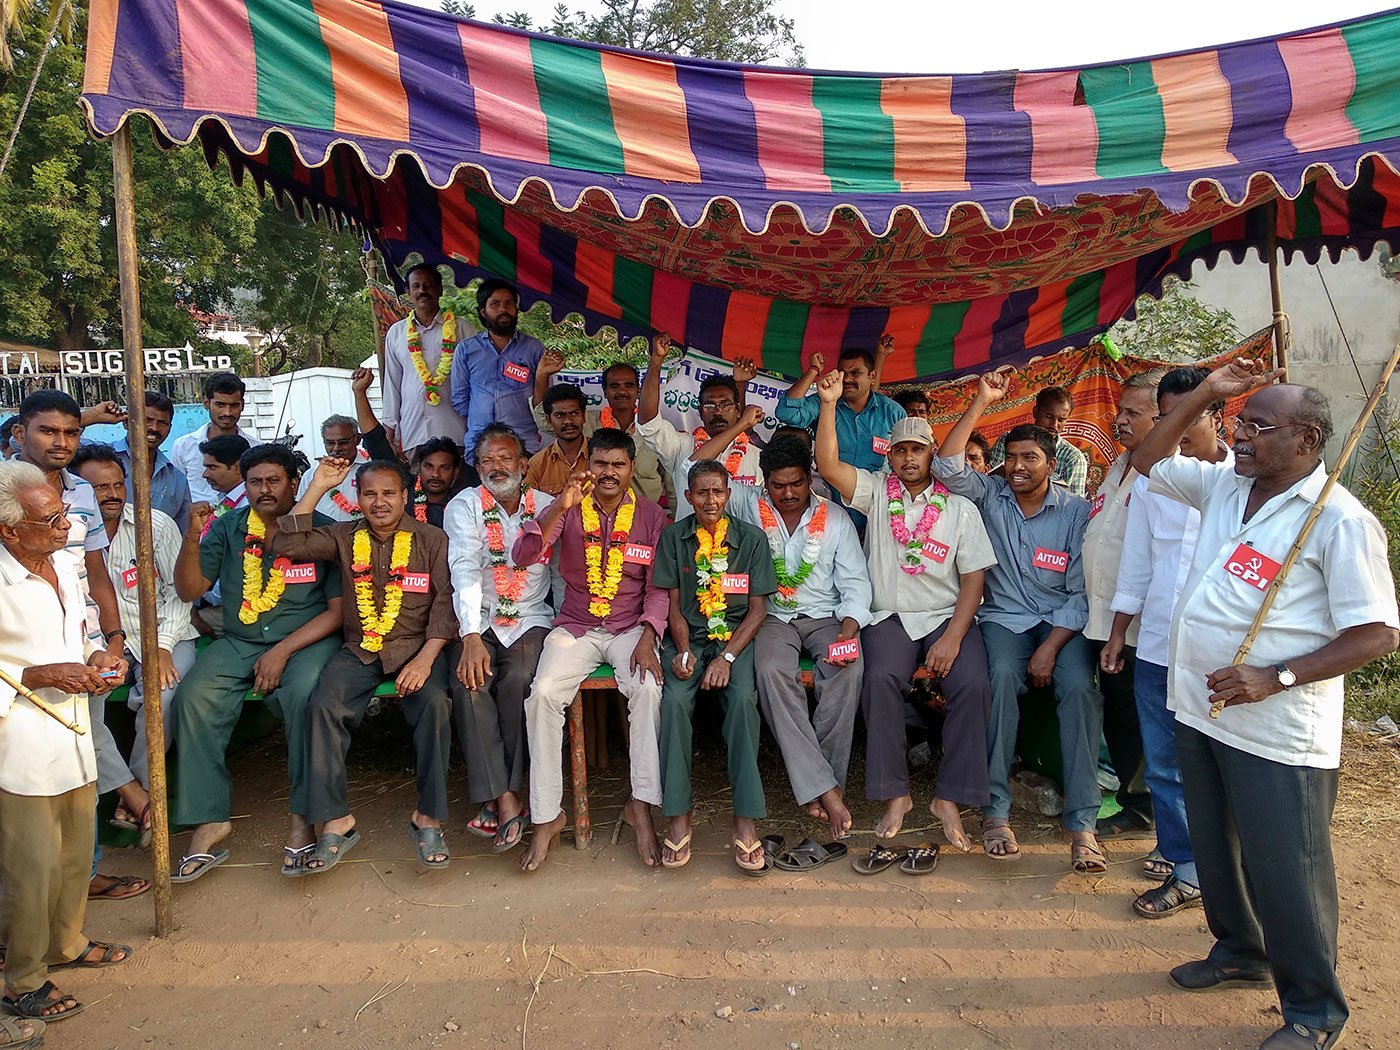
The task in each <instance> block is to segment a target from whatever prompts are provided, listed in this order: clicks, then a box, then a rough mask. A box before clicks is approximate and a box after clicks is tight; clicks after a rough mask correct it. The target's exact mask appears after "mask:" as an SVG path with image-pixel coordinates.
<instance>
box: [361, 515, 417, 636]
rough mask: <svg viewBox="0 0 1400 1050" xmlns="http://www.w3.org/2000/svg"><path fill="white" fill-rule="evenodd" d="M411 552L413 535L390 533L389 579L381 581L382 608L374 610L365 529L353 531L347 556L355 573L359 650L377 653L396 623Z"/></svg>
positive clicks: (372, 577) (367, 536)
mask: <svg viewBox="0 0 1400 1050" xmlns="http://www.w3.org/2000/svg"><path fill="white" fill-rule="evenodd" d="M412 552H413V533H411V532H405V531H404V530H402V529H400V530H399V531H398V532H396V533H394V549H393V551H392V552H391V553H390V555H389V578H388V579H387V580H386V581H385V582H384V607H383V608H382V609H378V610H376V609H375V604H374V567H373V566H372V565H371V564H370V553H369V530H368V529H358V530H356V532H355V539H354V544H353V546H352V548H351V555H352V556H353V558H354V561H353V562H352V563H351V566H350V567H351V569H353V570H354V572H355V608H356V609H357V610H358V611H359V614H360V630H361V632H362V633H363V635H364V638H363V639H362V640H361V641H360V648H362V649H363V650H364V651H365V652H367V653H377V652H379V651H380V650H381V649H383V648H384V639H385V637H386V636H387V635H388V634H389V632H390V631H392V630H393V629H394V624H395V623H397V622H398V619H399V610H401V609H402V608H403V578H404V573H405V572H406V571H407V569H408V557H409V555H410V554H411V553H412Z"/></svg>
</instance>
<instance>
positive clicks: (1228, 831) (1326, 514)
mask: <svg viewBox="0 0 1400 1050" xmlns="http://www.w3.org/2000/svg"><path fill="white" fill-rule="evenodd" d="M1278 375H1279V372H1278V371H1272V372H1270V371H1266V369H1265V366H1264V365H1263V363H1262V362H1258V361H1251V360H1249V359H1240V360H1238V361H1235V362H1232V363H1231V364H1229V365H1226V366H1224V367H1222V368H1219V369H1216V370H1215V371H1214V372H1212V373H1211V374H1210V376H1209V378H1207V379H1206V380H1205V381H1204V382H1202V383H1201V384H1200V385H1199V386H1198V387H1196V388H1195V389H1194V390H1192V391H1190V392H1189V393H1188V394H1186V395H1185V396H1183V397H1182V398H1181V399H1180V401H1179V402H1178V403H1177V405H1176V406H1175V407H1174V408H1173V409H1172V410H1171V412H1169V413H1168V414H1167V415H1166V416H1165V417H1164V418H1163V419H1162V420H1161V421H1160V422H1159V423H1158V424H1157V426H1156V427H1155V428H1154V429H1153V430H1152V432H1151V433H1150V434H1148V436H1147V438H1146V439H1145V440H1144V441H1143V442H1142V444H1141V445H1140V446H1138V449H1137V451H1136V452H1135V453H1134V454H1133V466H1134V467H1135V468H1137V469H1138V470H1139V471H1140V472H1142V473H1143V474H1149V472H1150V474H1149V476H1150V478H1151V487H1152V490H1153V491H1157V492H1162V493H1164V494H1165V495H1168V496H1170V497H1172V498H1173V499H1177V500H1179V501H1181V502H1183V503H1186V504H1187V505H1188V506H1192V507H1195V508H1196V509H1198V510H1199V511H1200V512H1201V527H1200V534H1199V538H1198V540H1197V545H1196V550H1195V554H1194V555H1193V557H1192V562H1191V569H1190V573H1189V574H1188V577H1187V580H1186V585H1185V587H1184V588H1183V590H1182V593H1181V598H1180V601H1179V602H1178V604H1177V609H1176V622H1175V623H1174V624H1173V626H1172V639H1171V652H1172V653H1173V654H1174V664H1173V666H1172V667H1171V669H1170V689H1169V696H1170V698H1171V702H1172V703H1173V704H1174V706H1175V711H1176V744H1177V753H1178V757H1179V760H1180V764H1181V775H1182V785H1183V789H1184V792H1185V796H1186V814H1187V819H1188V822H1189V824H1190V833H1191V846H1192V850H1193V852H1194V853H1195V856H1196V865H1197V873H1198V875H1199V878H1200V888H1201V894H1202V897H1203V900H1204V903H1205V911H1206V920H1207V922H1208V923H1209V924H1210V930H1211V933H1212V934H1213V935H1214V936H1215V944H1214V946H1213V947H1212V948H1211V951H1210V954H1209V956H1208V957H1207V958H1205V959H1202V960H1198V961H1196V962H1189V963H1185V964H1184V965H1181V966H1178V967H1176V968H1175V969H1174V970H1172V972H1171V980H1172V983H1173V984H1175V985H1177V986H1178V987H1180V988H1183V989H1186V990H1187V991H1205V990H1207V989H1214V988H1223V987H1254V988H1259V987H1268V986H1269V985H1270V984H1274V985H1276V986H1277V988H1278V995H1279V1002H1280V1005H1281V1007H1282V1013H1283V1019H1284V1022H1285V1023H1284V1026H1283V1027H1282V1028H1281V1029H1279V1031H1277V1032H1275V1033H1274V1034H1273V1035H1271V1036H1270V1037H1269V1038H1268V1039H1267V1040H1265V1041H1264V1043H1263V1044H1262V1045H1261V1050H1290V1048H1297V1050H1305V1048H1306V1050H1319V1048H1322V1050H1325V1048H1328V1047H1334V1046H1336V1045H1337V1043H1338V1042H1339V1041H1340V1039H1341V1035H1342V1029H1343V1027H1344V1026H1345V1024H1346V1020H1347V1014H1348V1010H1347V1002H1346V998H1345V996H1344V995H1343V994H1342V989H1341V985H1340V984H1339V982H1338V980H1337V973H1336V968H1337V879H1336V872H1335V869H1334V867H1333V861H1332V844H1331V839H1330V837H1329V824H1330V823H1331V819H1332V810H1333V807H1334V805H1335V803H1336V799H1337V768H1338V765H1339V763H1340V751H1341V737H1342V676H1343V675H1345V674H1346V673H1347V672H1348V671H1353V670H1355V669H1356V668H1358V667H1360V666H1362V665H1363V664H1365V663H1368V662H1369V661H1371V660H1374V659H1376V658H1377V657H1380V656H1383V655H1385V654H1386V653H1389V652H1391V651H1392V650H1394V649H1395V647H1396V644H1397V640H1400V631H1398V630H1397V629H1398V628H1400V614H1397V610H1396V601H1395V584H1394V581H1393V580H1392V578H1391V573H1390V566H1389V563H1388V561H1387V558H1386V537H1385V533H1384V532H1383V531H1382V529H1381V527H1380V524H1379V523H1378V522H1377V521H1376V519H1375V517H1374V516H1372V515H1371V514H1370V513H1369V512H1368V511H1367V510H1366V509H1365V508H1364V507H1362V506H1361V504H1360V503H1359V502H1357V500H1356V499H1355V497H1353V496H1352V495H1351V493H1349V492H1347V491H1346V490H1345V489H1343V488H1341V487H1340V486H1337V487H1336V488H1335V489H1334V490H1333V491H1332V492H1331V499H1330V500H1326V498H1325V497H1326V486H1327V484H1328V476H1327V471H1326V469H1325V468H1324V466H1323V464H1322V458H1321V457H1322V449H1323V447H1324V446H1325V445H1326V443H1327V439H1328V437H1330V436H1331V433H1332V417H1331V411H1330V408H1329V406H1328V404H1327V399H1326V398H1325V397H1324V396H1323V395H1322V394H1321V393H1319V392H1318V391H1316V390H1313V389H1312V388H1310V387H1305V386H1297V385H1293V384H1280V385H1277V386H1267V385H1266V384H1268V383H1270V381H1271V380H1273V379H1275V378H1276V377H1277V376H1278ZM1260 387H1263V388H1264V389H1262V390H1261V389H1259V388H1260ZM1253 390H1258V391H1259V392H1258V393H1256V394H1254V395H1253V396H1252V397H1251V398H1250V399H1249V401H1248V402H1247V403H1246V404H1245V407H1244V408H1243V409H1242V410H1241V412H1240V415H1239V417H1238V418H1236V419H1234V420H1232V421H1231V423H1232V427H1231V429H1232V431H1233V434H1234V453H1235V458H1234V463H1233V465H1232V464H1231V463H1230V462H1229V461H1228V460H1227V461H1224V462H1220V463H1212V462H1207V461H1203V460H1196V459H1187V458H1185V457H1182V456H1174V455H1172V453H1173V452H1174V451H1175V450H1176V448H1177V445H1178V443H1179V442H1180V441H1181V438H1182V437H1183V435H1184V434H1185V433H1186V431H1187V429H1188V428H1189V427H1190V426H1191V424H1192V423H1194V422H1195V421H1196V420H1197V418H1198V417H1199V416H1200V415H1201V414H1202V413H1204V412H1207V411H1208V410H1209V409H1210V407H1211V405H1212V404H1215V403H1218V402H1220V401H1223V400H1227V399H1229V398H1234V397H1239V396H1241V395H1243V394H1247V393H1249V392H1250V391H1253ZM1169 457H1170V458H1169ZM1318 505H1321V507H1320V511H1318V513H1317V514H1316V517H1315V521H1313V520H1310V515H1312V512H1314V510H1315V508H1317V507H1318ZM1305 520H1307V521H1308V524H1310V525H1311V526H1312V527H1311V530H1310V531H1309V530H1308V525H1305ZM1295 545H1296V546H1298V547H1299V550H1300V553H1299V555H1298V557H1297V559H1296V561H1293V562H1292V563H1291V566H1290V564H1289V562H1290V559H1289V552H1290V549H1291V548H1292V547H1294V546H1295ZM1290 568H1291V571H1290ZM1275 577H1284V578H1282V579H1279V580H1278V581H1277V583H1275ZM1271 584H1272V585H1274V586H1275V587H1276V589H1277V592H1278V594H1277V598H1278V600H1277V601H1276V602H1275V603H1274V604H1273V605H1272V607H1271V608H1270V609H1268V611H1267V614H1266V615H1265V616H1263V617H1262V619H1260V618H1258V617H1257V616H1256V614H1257V613H1258V611H1259V610H1260V608H1261V605H1262V603H1263V602H1264V600H1265V594H1266V592H1268V591H1269V589H1270V586H1271ZM1242 639H1244V640H1245V643H1246V644H1245V645H1243V646H1242V645H1241V640H1242ZM1251 642H1252V646H1251V644H1250V643H1251ZM1241 653H1245V654H1247V656H1245V657H1243V658H1242V657H1241V655H1240V654H1241ZM1245 659H1247V660H1248V662H1247V663H1246V662H1244V661H1245ZM1212 705H1215V707H1216V708H1217V711H1216V712H1213V711H1212ZM1217 713H1218V715H1219V717H1218V718H1217V717H1215V715H1216V714H1217Z"/></svg>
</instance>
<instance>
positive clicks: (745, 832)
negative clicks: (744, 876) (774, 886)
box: [733, 816, 764, 871]
mask: <svg viewBox="0 0 1400 1050" xmlns="http://www.w3.org/2000/svg"><path fill="white" fill-rule="evenodd" d="M733 827H734V863H736V864H738V865H739V867H741V868H743V869H744V870H745V871H749V870H757V869H758V868H761V867H763V861H764V849H763V840H762V839H760V838H759V837H758V825H756V824H755V823H754V822H753V819H752V818H750V817H738V816H736V817H735V818H734V824H733ZM740 843H742V845H740ZM746 847H751V848H746Z"/></svg>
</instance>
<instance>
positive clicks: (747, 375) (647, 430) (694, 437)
mask: <svg viewBox="0 0 1400 1050" xmlns="http://www.w3.org/2000/svg"><path fill="white" fill-rule="evenodd" d="M670 352H671V337H670V336H668V335H666V334H664V333H663V334H661V335H658V336H657V337H656V338H655V339H654V340H653V341H652V344H651V358H650V359H649V360H648V362H647V376H646V380H645V381H644V382H643V383H642V400H641V405H640V407H639V408H638V410H637V434H638V435H639V436H640V437H641V439H642V440H643V441H644V442H646V444H647V446H648V447H650V448H651V450H652V451H653V452H655V453H656V456H657V458H658V459H659V460H661V462H662V464H664V465H665V467H666V470H667V471H668V472H669V473H670V475H671V490H672V491H673V492H677V493H680V492H685V491H687V490H688V489H689V488H690V476H689V474H690V466H691V463H692V461H694V460H697V459H717V460H719V462H720V463H722V464H724V468H725V470H726V471H727V472H728V473H729V477H730V480H731V481H737V482H740V483H741V484H744V485H757V484H758V475H759V471H758V451H759V450H758V446H757V445H756V444H754V442H753V441H752V440H751V436H750V434H749V432H748V431H747V430H741V429H738V424H739V423H740V418H739V415H740V413H741V412H742V411H743V408H744V395H743V390H744V387H745V386H747V384H748V382H749V380H751V379H752V378H753V377H754V375H755V371H754V366H753V362H752V361H747V360H740V361H736V362H735V363H734V376H733V378H730V377H729V376H721V375H714V376H710V377H709V378H708V379H706V380H705V381H704V382H703V383H702V384H700V426H699V427H698V428H697V429H696V430H695V431H694V432H693V433H691V434H682V433H681V432H680V431H679V430H677V429H676V428H675V427H673V426H672V425H671V424H670V423H669V422H668V421H667V420H666V419H665V418H663V417H662V415H661V368H662V365H663V364H664V363H665V361H666V355H667V354H668V353H670ZM697 453H698V454H697ZM676 503H677V505H676V507H675V508H674V512H675V519H676V520H677V521H683V520H684V519H686V518H688V517H690V516H691V514H693V513H695V511H694V509H693V508H692V507H691V506H690V504H689V503H687V502H686V501H684V500H679V499H678V500H677V501H676Z"/></svg>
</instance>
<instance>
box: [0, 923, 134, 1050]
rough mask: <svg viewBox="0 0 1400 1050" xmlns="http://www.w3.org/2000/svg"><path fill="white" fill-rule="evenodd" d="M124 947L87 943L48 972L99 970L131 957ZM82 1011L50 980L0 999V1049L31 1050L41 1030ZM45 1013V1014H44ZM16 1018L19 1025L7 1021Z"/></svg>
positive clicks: (75, 1001) (38, 1043)
mask: <svg viewBox="0 0 1400 1050" xmlns="http://www.w3.org/2000/svg"><path fill="white" fill-rule="evenodd" d="M132 954H133V952H132V950H131V948H130V947H128V946H127V945H125V944H108V943H107V942H106V941H88V943H87V947H86V948H84V949H83V950H82V952H81V953H79V955H78V957H77V958H76V959H70V960H69V961H68V962H66V963H56V964H54V965H52V966H50V967H49V969H50V970H67V969H78V970H101V969H104V968H106V967H108V966H116V965H118V964H119V963H124V962H126V961H127V960H128V959H130V958H131V956H132ZM84 1009H85V1007H84V1005H83V1004H82V1003H81V1002H79V1001H78V1000H77V999H75V998H74V997H73V996H71V995H68V994H66V993H64V992H60V991H59V990H58V989H57V988H56V987H55V986H54V983H53V982H52V981H45V982H44V983H43V984H42V985H40V986H39V987H38V988H36V989H34V991H32V992H25V993H23V994H22V995H16V996H13V997H11V996H8V995H6V996H4V997H3V998H0V1050H34V1048H36V1047H38V1046H39V1045H40V1044H41V1043H43V1041H44V1028H45V1027H46V1026H47V1025H51V1024H54V1023H55V1022H58V1021H66V1020H68V1018H70V1017H76V1016H77V1015H78V1014H80V1013H82V1012H83V1010H84ZM45 1011H48V1012H47V1013H45ZM12 1017H18V1018H20V1021H19V1022H16V1021H12V1020H10V1018H12Z"/></svg>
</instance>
